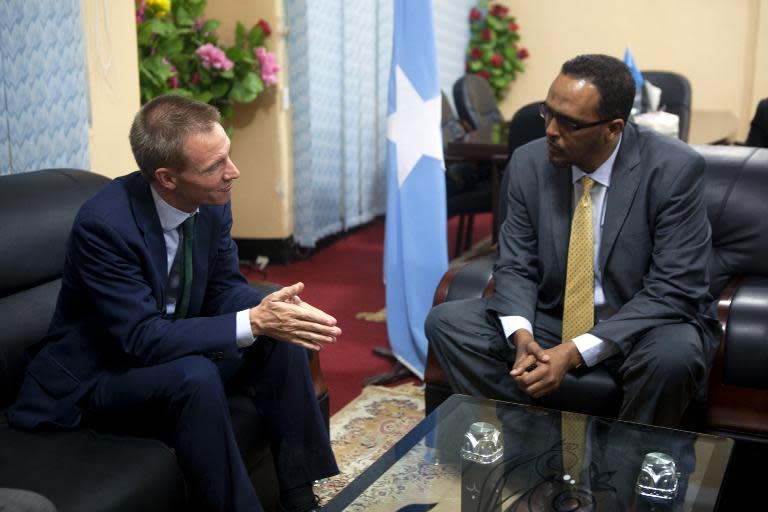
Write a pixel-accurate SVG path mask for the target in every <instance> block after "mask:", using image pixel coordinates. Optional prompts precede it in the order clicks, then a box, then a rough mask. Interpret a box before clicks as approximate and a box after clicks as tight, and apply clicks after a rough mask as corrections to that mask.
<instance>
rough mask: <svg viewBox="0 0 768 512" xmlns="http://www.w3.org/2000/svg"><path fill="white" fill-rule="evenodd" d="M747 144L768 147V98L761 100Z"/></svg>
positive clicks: (751, 125) (750, 128)
mask: <svg viewBox="0 0 768 512" xmlns="http://www.w3.org/2000/svg"><path fill="white" fill-rule="evenodd" d="M745 145H746V146H752V147H756V148H768V98H764V99H763V100H761V101H760V103H759V104H758V105H757V109H755V117H753V118H752V122H751V123H750V126H749V135H748V136H747V142H746V143H745Z"/></svg>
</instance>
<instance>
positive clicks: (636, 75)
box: [624, 46, 645, 91]
mask: <svg viewBox="0 0 768 512" xmlns="http://www.w3.org/2000/svg"><path fill="white" fill-rule="evenodd" d="M624 64H626V65H627V67H628V68H629V71H630V72H631V73H632V78H633V79H634V80H635V90H636V91H639V90H640V88H641V87H642V86H643V82H644V81H645V80H644V79H643V74H642V73H641V72H640V70H639V69H638V68H637V64H635V56H634V55H632V52H631V51H629V46H627V47H626V49H625V50H624Z"/></svg>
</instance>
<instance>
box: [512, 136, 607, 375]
mask: <svg viewBox="0 0 768 512" xmlns="http://www.w3.org/2000/svg"><path fill="white" fill-rule="evenodd" d="M619 146H621V139H619V143H618V144H616V148H615V149H614V150H613V153H611V156H609V157H608V159H607V160H606V161H605V162H603V163H602V164H601V165H600V167H598V168H597V169H595V171H594V172H592V173H586V172H584V171H582V170H581V169H579V168H578V167H576V166H575V165H572V166H571V179H572V180H573V201H572V202H571V205H572V206H571V213H573V209H574V208H575V205H576V203H577V202H578V201H579V198H580V197H581V194H582V191H583V187H582V185H581V182H580V181H579V180H581V178H582V176H589V177H590V178H592V179H593V180H594V182H595V185H594V186H593V187H592V190H591V191H590V193H589V195H590V197H591V198H592V233H593V237H592V238H593V242H594V255H595V261H594V269H595V307H599V306H602V305H604V304H605V294H604V293H603V285H602V272H601V269H600V266H599V265H598V261H599V256H600V240H601V238H602V234H603V222H604V220H605V205H606V195H607V192H608V188H609V187H610V186H611V173H612V172H613V164H614V162H615V161H616V154H617V153H618V152H619ZM499 320H500V321H501V326H502V328H503V329H504V336H506V337H507V338H509V337H510V336H511V335H512V333H514V332H515V331H517V330H518V329H525V330H527V331H528V332H530V333H531V334H533V327H532V326H531V321H530V320H529V319H527V318H523V317H522V316H500V317H499ZM598 321H599V320H598ZM573 343H574V344H575V345H576V349H577V350H578V351H579V354H581V358H582V359H583V360H584V364H586V365H587V366H594V365H596V364H597V363H599V362H600V361H603V360H604V359H607V358H608V357H610V356H612V355H613V354H615V353H616V352H618V347H616V345H615V344H614V343H612V342H610V341H607V340H603V339H601V338H598V337H597V336H594V335H592V334H589V333H585V334H582V335H580V336H576V337H575V338H573Z"/></svg>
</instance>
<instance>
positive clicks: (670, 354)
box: [645, 323, 706, 382]
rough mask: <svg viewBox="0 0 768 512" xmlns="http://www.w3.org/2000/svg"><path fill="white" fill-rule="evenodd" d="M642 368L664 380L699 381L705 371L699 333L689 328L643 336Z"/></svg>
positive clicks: (669, 327)
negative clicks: (644, 354) (645, 342)
mask: <svg viewBox="0 0 768 512" xmlns="http://www.w3.org/2000/svg"><path fill="white" fill-rule="evenodd" d="M646 337H652V338H653V342H652V343H651V346H649V347H648V351H647V357H646V358H645V362H646V365H647V366H648V367H649V370H650V372H651V373H652V374H653V375H656V376H658V377H659V378H661V379H666V380H681V382H684V381H699V380H700V379H701V378H703V376H704V373H705V371H706V368H705V358H704V348H703V344H702V339H701V335H700V334H699V331H698V330H697V329H696V328H695V327H694V326H693V325H691V324H684V323H680V324H671V325H664V326H659V327H656V328H654V329H652V330H651V331H649V332H648V333H647V334H646Z"/></svg>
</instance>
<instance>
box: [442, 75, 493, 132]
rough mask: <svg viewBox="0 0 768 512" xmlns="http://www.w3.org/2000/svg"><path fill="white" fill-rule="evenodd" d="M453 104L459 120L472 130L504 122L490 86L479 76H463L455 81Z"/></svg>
mask: <svg viewBox="0 0 768 512" xmlns="http://www.w3.org/2000/svg"><path fill="white" fill-rule="evenodd" d="M453 102H454V103H455V104H456V112H457V113H458V114H459V118H460V119H462V120H463V121H466V122H467V123H469V125H470V126H471V127H472V128H474V129H477V128H478V127H480V126H485V125H486V124H491V123H502V122H504V117H503V116H502V115H501V112H500V111H499V108H498V107H497V106H496V98H495V97H494V96H493V91H492V90H491V86H490V85H488V82H487V81H486V80H485V79H484V78H483V77H481V76H478V75H464V76H463V77H461V78H459V79H458V80H456V83H454V84H453Z"/></svg>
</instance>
